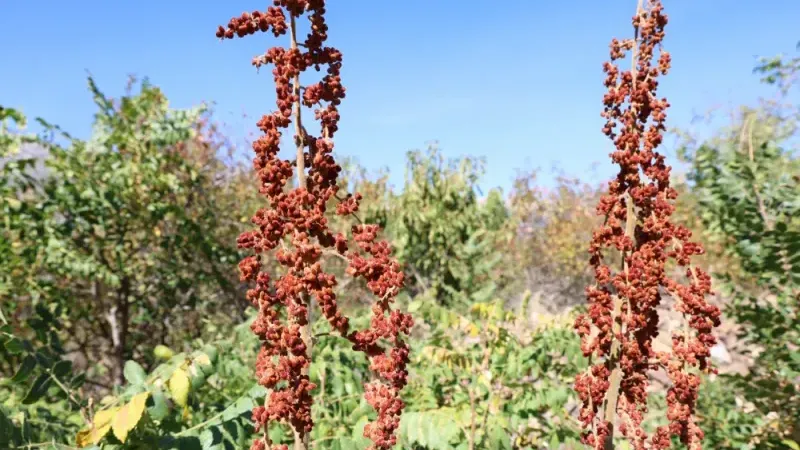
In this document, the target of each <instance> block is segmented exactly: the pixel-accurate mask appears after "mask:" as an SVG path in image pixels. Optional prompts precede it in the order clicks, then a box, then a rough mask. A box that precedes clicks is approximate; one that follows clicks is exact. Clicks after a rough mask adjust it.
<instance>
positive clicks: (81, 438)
mask: <svg viewBox="0 0 800 450" xmlns="http://www.w3.org/2000/svg"><path fill="white" fill-rule="evenodd" d="M118 409H119V408H111V409H106V410H102V411H98V412H97V414H95V415H94V420H92V427H91V428H89V429H84V430H81V431H79V432H78V434H77V435H76V436H75V442H76V443H77V444H78V447H80V448H83V447H88V446H89V445H92V444H97V443H98V442H100V439H103V436H105V435H106V434H108V430H110V429H111V419H113V418H114V414H115V413H116V412H117V410H118Z"/></svg>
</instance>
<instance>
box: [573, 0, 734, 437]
mask: <svg viewBox="0 0 800 450" xmlns="http://www.w3.org/2000/svg"><path fill="white" fill-rule="evenodd" d="M640 3H641V2H640ZM666 24H667V16H666V15H664V14H663V6H662V5H661V2H660V1H659V0H651V1H649V2H647V5H646V6H642V7H640V8H639V10H638V11H637V13H636V15H635V16H634V17H633V26H634V29H635V32H636V35H635V37H634V38H633V39H629V40H625V41H618V40H616V39H614V40H613V41H612V43H611V61H610V62H606V63H605V65H604V67H603V70H604V72H605V73H606V80H605V86H606V88H607V89H608V92H607V93H606V94H605V96H604V98H603V103H604V105H605V109H604V111H603V114H602V115H603V117H604V118H605V119H606V121H607V122H606V125H605V126H604V128H603V132H604V134H606V135H607V136H608V137H609V138H610V139H611V140H612V141H613V142H614V145H615V147H616V150H615V151H614V152H613V153H611V155H610V156H611V159H612V160H613V162H614V163H615V164H617V165H618V166H619V173H618V175H617V177H616V178H615V179H614V180H612V181H611V182H609V190H608V193H607V194H605V195H604V196H603V198H602V199H601V200H600V203H599V204H598V206H597V212H598V214H600V215H602V216H604V217H605V222H604V224H603V225H602V226H601V227H599V228H598V229H596V230H595V231H594V234H593V238H592V242H591V245H590V248H589V252H590V255H591V260H590V262H591V265H592V267H593V268H594V273H595V281H596V282H595V284H594V285H593V286H590V287H589V288H587V290H586V293H587V297H588V302H589V308H588V312H587V313H586V314H585V315H582V316H580V317H579V318H578V319H577V320H576V322H575V328H576V329H577V330H578V333H579V334H580V336H581V340H582V348H583V352H584V354H585V355H586V356H590V357H593V358H594V363H595V364H594V365H593V366H592V367H591V368H590V370H589V371H588V372H587V373H585V374H583V375H581V376H579V377H578V378H577V379H576V382H575V388H576V390H577V392H578V394H579V396H580V398H581V400H582V402H583V409H582V411H581V413H580V421H581V422H582V423H583V425H584V427H585V429H586V430H587V431H586V433H585V435H584V442H585V443H586V444H588V445H591V446H592V447H593V448H595V449H602V448H609V447H608V445H609V442H607V441H609V440H610V439H611V437H612V435H613V433H614V430H617V431H618V432H619V433H620V434H621V435H622V436H624V437H626V438H627V439H628V440H629V442H630V443H631V444H632V445H633V447H634V448H636V449H646V448H653V449H666V448H669V447H670V436H672V435H674V436H677V437H679V438H680V440H681V441H682V442H683V443H684V444H686V445H688V446H689V447H690V448H692V449H699V448H701V442H702V439H703V432H702V431H701V430H700V428H699V427H698V426H697V424H696V422H695V418H694V408H695V403H696V401H697V391H698V386H699V384H700V374H699V373H698V372H702V371H705V372H710V371H712V370H713V369H712V368H711V366H710V361H709V357H710V349H711V347H712V346H714V344H715V342H716V340H715V338H714V336H712V334H711V332H712V329H713V327H715V326H717V325H719V316H720V311H719V309H718V308H717V307H716V306H713V305H710V304H708V303H707V302H706V300H705V298H706V296H707V295H709V294H710V293H711V278H710V277H709V276H708V275H707V274H706V273H705V272H703V271H702V270H700V269H699V268H696V267H692V266H691V265H690V259H691V257H692V256H693V255H699V254H702V253H703V248H702V246H700V245H699V244H697V243H694V242H690V240H689V239H690V238H691V233H690V232H689V230H687V229H686V228H685V227H682V226H680V225H676V224H675V223H673V222H672V221H671V220H670V217H671V215H672V213H673V211H674V209H675V208H674V206H673V204H674V201H675V199H676V198H677V196H678V193H677V191H676V190H675V189H674V188H672V187H671V186H670V181H669V175H670V169H671V168H670V167H669V166H668V165H667V164H666V163H665V160H664V156H663V155H661V154H659V153H658V152H657V151H656V148H657V147H658V146H659V145H660V144H661V141H662V139H663V132H664V131H665V125H664V123H665V120H666V110H667V107H668V106H669V103H668V102H667V100H666V99H664V98H661V99H659V98H658V97H657V88H658V77H659V76H660V75H665V74H666V73H667V72H668V70H669V68H670V56H669V54H668V53H667V52H665V51H663V50H661V42H662V40H663V39H664V28H665V26H666ZM657 51H658V57H657V58H656V52H657ZM627 53H631V60H632V68H631V70H627V71H623V70H621V69H620V68H619V67H618V66H616V65H615V62H616V61H618V60H620V59H623V58H624V57H625V55H626V54H627ZM612 255H621V257H620V259H619V260H616V259H615V260H614V261H610V258H611V257H612ZM669 260H672V261H674V262H675V263H676V264H677V265H678V266H680V267H684V268H685V275H686V279H687V280H688V281H687V282H686V283H685V284H682V283H680V282H679V281H678V280H676V279H673V278H671V277H670V276H669V274H668V271H667V269H668V266H667V263H668V261H669ZM612 265H613V266H612ZM663 293H667V294H669V295H670V296H671V297H672V298H674V299H675V308H676V309H677V310H678V311H679V312H681V313H682V314H683V317H684V318H685V320H686V326H685V327H683V328H682V329H681V330H680V331H676V332H675V333H674V334H673V336H672V352H659V351H656V350H654V349H653V345H652V344H653V340H654V339H655V338H656V337H657V335H658V322H659V317H658V311H657V307H658V306H659V304H660V303H661V300H662V294H663ZM659 369H663V370H665V371H666V372H667V374H668V375H669V378H670V380H671V383H672V387H670V389H669V391H668V393H667V404H668V412H667V416H668V419H669V425H668V426H664V427H660V428H658V429H657V430H656V431H655V433H653V435H652V436H651V437H650V438H649V439H648V436H647V435H646V433H645V432H644V430H643V429H642V421H643V418H644V414H645V413H646V412H647V389H648V385H649V379H648V374H649V372H651V371H655V370H659ZM612 421H613V422H612Z"/></svg>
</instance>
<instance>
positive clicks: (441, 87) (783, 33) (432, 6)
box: [0, 0, 800, 189]
mask: <svg viewBox="0 0 800 450" xmlns="http://www.w3.org/2000/svg"><path fill="white" fill-rule="evenodd" d="M2 3H3V6H2V9H3V11H2V14H0V29H2V30H4V39H3V40H4V42H5V45H4V46H3V63H4V64H3V65H4V67H3V70H2V71H0V103H2V104H4V105H8V106H13V107H17V108H20V109H22V110H23V111H24V112H25V113H26V114H28V115H29V116H41V117H44V118H46V119H47V120H49V121H51V122H53V123H57V124H59V125H61V126H62V127H63V128H64V129H66V130H68V131H70V132H72V133H73V134H75V135H77V136H80V137H85V136H87V135H88V133H89V130H90V125H91V121H92V114H93V112H94V111H93V104H92V102H91V98H90V96H89V94H88V92H87V90H86V83H85V76H86V71H87V70H88V71H90V72H91V73H92V75H93V76H94V77H95V79H96V80H97V82H98V83H99V85H100V87H101V89H103V90H104V91H105V92H106V93H107V94H108V95H110V96H118V95H120V94H121V93H122V92H123V88H124V85H125V82H126V79H127V75H128V74H136V75H139V76H148V77H149V78H150V79H151V81H152V82H153V83H155V84H157V85H159V86H160V87H161V88H162V89H163V90H164V91H165V92H166V94H167V96H168V97H169V98H170V99H171V101H172V104H173V105H174V106H175V107H188V106H191V105H193V104H197V103H199V102H201V101H213V102H215V104H216V111H217V118H218V119H221V120H223V121H225V122H226V123H227V130H228V132H229V133H231V134H232V136H233V137H238V138H243V137H245V136H246V135H247V134H248V133H252V132H253V131H255V126H254V122H255V121H256V120H257V117H259V116H260V115H261V114H262V113H264V112H268V111H270V110H272V108H273V107H274V98H273V97H274V90H273V88H272V85H271V74H270V71H269V70H263V69H262V71H261V74H258V73H256V71H255V70H254V69H253V68H252V67H251V66H250V59H251V57H252V56H254V55H256V54H259V53H261V52H263V51H264V50H266V49H267V48H268V47H270V46H272V45H274V42H275V40H274V39H273V38H272V37H271V35H267V34H261V35H258V36H256V37H250V38H248V39H242V40H235V41H225V42H219V41H218V40H217V39H216V38H215V37H214V31H215V28H216V26H217V25H218V24H224V23H227V21H228V19H229V18H230V17H231V16H233V15H238V14H239V13H241V12H242V11H245V10H253V9H263V8H265V6H266V5H267V4H269V3H271V2H269V1H260V2H256V1H238V0H237V1H224V2H223V1H214V2H211V1H193V2H188V1H178V0H172V1H163V0H162V1H154V0H138V1H110V0H105V1H100V0H80V1H75V2H56V1H52V0H50V1H44V0H5V1H4V2H2ZM665 3H666V11H667V13H668V14H669V17H670V24H669V25H668V28H667V39H666V42H665V46H666V48H667V49H668V50H669V51H670V52H671V53H672V56H673V62H674V65H673V71H672V73H671V74H670V75H669V76H668V77H667V78H665V79H664V81H663V82H662V85H661V93H662V95H665V96H667V97H668V98H669V100H670V102H671V104H672V108H671V109H670V111H669V119H668V120H669V123H670V125H672V126H681V127H688V126H689V125H690V124H691V120H692V118H693V117H694V115H695V114H699V113H703V112H705V111H707V110H709V109H710V108H715V107H716V108H721V114H725V111H729V110H730V109H731V108H733V107H734V106H735V105H738V104H741V103H752V102H754V101H755V100H756V99H757V98H758V96H759V95H765V94H769V93H770V91H769V90H767V89H765V88H764V87H762V86H760V85H759V83H758V78H757V76H755V75H753V74H752V73H751V69H752V67H753V65H754V63H755V62H756V57H757V56H772V55H775V54H777V53H781V52H785V53H789V52H793V51H794V46H795V43H796V42H797V41H798V40H800V34H798V29H797V18H798V17H800V2H798V1H797V0H772V1H769V2H756V1H752V0H750V1H746V0H741V1H733V2H731V1H730V0H727V1H722V0H667V1H666V2H665ZM635 4H636V1H635V0H630V1H619V0H613V1H596V0H580V1H569V2H567V1H539V0H507V1H503V2H489V1H483V2H478V1H473V0H405V1H367V0H338V1H330V2H329V7H328V9H329V14H328V20H329V24H330V43H331V44H332V45H334V46H336V47H338V48H339V49H341V50H342V52H343V54H344V70H343V78H344V84H345V86H346V87H347V89H348V91H347V93H348V96H347V99H345V102H344V104H343V106H342V108H341V110H342V116H343V120H342V122H341V131H340V132H339V134H338V135H337V139H336V148H337V153H339V154H341V155H348V156H354V157H356V158H357V159H358V161H359V162H360V163H361V164H362V165H364V166H366V167H367V168H368V169H371V170H377V169H379V168H381V167H387V168H389V169H390V170H391V171H392V174H393V176H392V180H393V181H394V182H395V184H397V183H399V182H401V181H402V176H403V168H404V163H405V152H406V151H407V150H410V149H416V148H425V146H426V145H427V143H428V142H430V141H432V140H437V141H438V142H439V145H440V147H441V148H442V151H443V152H444V153H445V154H446V155H448V156H459V155H466V154H468V155H474V156H484V157H486V160H487V175H486V177H485V179H484V182H483V183H481V184H482V187H485V188H490V187H493V186H501V187H504V188H506V189H507V188H508V187H509V186H510V183H511V181H512V179H513V177H514V175H515V173H516V172H515V171H516V169H532V168H536V167H539V168H541V169H543V170H544V172H549V171H550V168H551V167H553V166H554V165H556V166H558V167H559V168H561V169H562V170H564V171H565V172H567V173H568V174H572V175H578V176H581V177H582V178H584V179H585V180H586V181H590V182H597V181H600V180H602V179H605V178H608V177H609V176H611V174H612V173H613V172H612V170H613V167H612V166H611V164H610V162H607V161H608V158H607V155H608V152H609V151H610V143H608V142H607V141H606V138H605V137H604V136H603V135H602V133H601V132H600V128H601V126H602V119H601V118H600V116H599V113H600V111H601V109H602V104H601V98H602V95H603V86H602V80H603V74H602V72H601V64H602V62H603V61H604V60H605V59H606V58H607V51H608V42H609V40H610V39H611V38H612V37H615V36H616V37H629V36H630V33H631V26H630V17H631V15H632V14H633V12H634V8H635ZM243 114H247V115H248V116H249V117H246V118H244V117H243ZM242 150H243V151H248V152H249V149H247V148H243V149H242ZM667 150H670V149H669V148H667ZM668 153H669V154H671V152H669V151H668ZM594 163H599V164H598V165H597V167H596V169H594V170H593V169H592V167H593V164H594ZM546 180H547V177H545V182H547V181H546Z"/></svg>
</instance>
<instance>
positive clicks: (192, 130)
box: [0, 78, 241, 384]
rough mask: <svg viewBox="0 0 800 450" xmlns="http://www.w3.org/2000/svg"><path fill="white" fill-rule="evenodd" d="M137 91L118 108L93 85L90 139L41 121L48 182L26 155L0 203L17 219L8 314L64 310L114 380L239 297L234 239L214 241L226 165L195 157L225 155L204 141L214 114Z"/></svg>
mask: <svg viewBox="0 0 800 450" xmlns="http://www.w3.org/2000/svg"><path fill="white" fill-rule="evenodd" d="M133 86H134V83H133V81H132V82H131V84H130V85H129V91H128V95H126V96H123V97H122V98H121V99H119V100H118V101H112V100H110V99H109V98H107V97H106V96H105V95H104V94H103V93H102V92H100V91H99V89H98V87H97V86H96V85H95V83H94V81H93V80H92V79H91V78H90V79H89V89H90V92H91V94H92V96H93V98H94V101H95V104H96V106H97V109H98V112H97V114H96V116H95V123H94V127H93V132H92V136H91V138H90V139H89V140H86V141H84V140H80V139H77V138H74V137H72V136H70V135H69V134H67V133H66V132H63V131H62V130H60V129H59V128H58V127H56V126H54V125H51V124H48V123H47V122H45V121H43V120H41V119H39V122H40V124H41V125H42V126H43V127H44V129H45V132H46V133H47V135H48V137H49V138H50V139H45V137H44V136H43V137H40V138H38V139H36V140H35V141H34V140H31V141H33V142H34V143H35V144H36V145H39V146H43V147H44V148H46V150H47V157H46V160H45V165H46V168H47V174H46V176H45V177H44V178H42V179H33V178H32V177H31V176H30V174H29V173H28V172H29V169H30V168H31V167H32V165H33V162H32V161H30V160H26V159H20V160H17V161H12V162H7V163H5V164H4V166H3V177H2V179H0V189H3V196H2V198H3V203H2V204H1V205H0V207H1V208H3V210H4V211H5V212H10V213H9V214H5V215H4V220H5V224H4V225H5V226H4V228H3V230H2V233H3V239H2V244H0V261H3V262H2V263H1V264H2V265H3V266H4V267H2V269H3V270H2V274H3V275H2V278H0V292H3V293H4V294H5V295H8V296H9V298H10V302H9V305H8V306H6V310H7V312H9V313H10V314H12V315H15V316H20V317H25V315H26V314H28V311H30V309H31V308H32V307H35V306H36V305H38V304H40V303H42V302H46V303H57V304H59V305H62V306H63V307H62V308H60V310H59V311H60V314H61V315H62V317H60V318H61V319H63V323H64V326H65V329H64V330H63V332H64V335H69V336H70V337H71V338H72V339H73V340H75V341H76V342H75V343H76V344H77V345H78V347H79V348H80V349H81V351H82V352H83V359H84V360H86V361H93V362H95V361H102V364H101V365H98V366H96V367H93V368H92V369H93V371H91V372H90V374H89V375H90V376H92V377H94V378H95V379H97V378H98V377H100V378H102V377H105V376H107V377H109V379H108V380H107V381H106V383H112V384H113V383H121V382H122V365H123V364H124V362H125V360H126V359H128V358H129V357H131V356H134V355H141V354H142V353H141V348H144V347H148V348H152V346H153V345H155V344H156V343H161V342H163V343H169V342H166V340H167V339H170V338H171V339H173V341H172V344H179V340H180V339H181V336H180V335H179V334H175V333H174V331H175V330H176V329H178V330H186V332H189V333H194V331H193V330H194V329H197V322H198V321H199V320H200V319H201V317H200V316H199V315H198V314H199V312H196V311H194V310H193V309H190V307H194V306H195V305H197V304H198V303H200V302H206V303H208V304H209V308H208V309H207V310H205V311H203V312H202V314H203V315H206V316H207V315H209V314H214V309H215V308H214V307H213V306H212V305H214V304H215V303H216V304H217V306H222V303H221V301H222V300H223V299H227V298H236V297H237V293H238V292H237V291H236V289H235V286H233V285H232V284H231V282H230V277H231V276H232V275H229V272H230V271H229V269H228V266H229V265H230V264H231V263H233V261H235V260H236V258H235V248H233V245H234V242H233V240H232V239H230V238H229V237H228V236H225V238H226V239H224V240H222V239H220V238H221V237H222V236H220V235H218V234H216V233H218V232H219V230H221V229H222V227H221V226H220V224H219V222H220V221H221V220H222V217H223V216H222V215H221V214H219V213H218V210H217V208H219V207H224V204H220V203H222V202H217V200H218V198H217V197H218V194H219V192H220V191H219V189H216V188H215V187H214V184H213V183H214V179H213V177H214V173H213V171H214V170H219V169H215V168H213V167H203V166H201V165H200V162H199V160H198V159H195V158H197V156H198V155H199V156H203V155H202V154H203V153H208V152H213V151H214V150H215V149H213V148H211V147H208V148H206V147H204V145H205V144H204V142H203V141H202V139H200V138H201V136H200V135H199V134H198V130H199V128H200V123H201V121H202V120H204V119H203V117H204V116H203V114H204V111H205V108H204V107H197V108H192V109H188V110H175V109H172V108H170V107H169V104H168V102H167V100H166V98H165V97H164V95H163V93H162V92H161V91H160V90H159V89H158V88H156V87H154V86H152V85H150V84H149V83H148V82H147V80H145V81H144V82H142V83H141V85H140V86H139V92H137V93H136V94H133V93H131V89H132V88H133ZM53 138H58V140H59V142H62V143H61V144H58V143H56V141H55V140H54V139H53ZM29 140H30V139H29ZM3 142H13V140H4V141H3ZM212 156H213V154H212ZM220 168H221V166H220ZM222 266H224V268H222ZM187 309H188V311H187ZM180 311H182V312H180ZM228 313H229V311H228V310H226V311H222V312H221V314H220V316H221V317H220V319H223V318H224V317H225V316H227V315H228ZM234 317H236V316H234ZM239 317H241V316H239ZM159 341H160V342H159ZM97 381H101V380H97Z"/></svg>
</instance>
